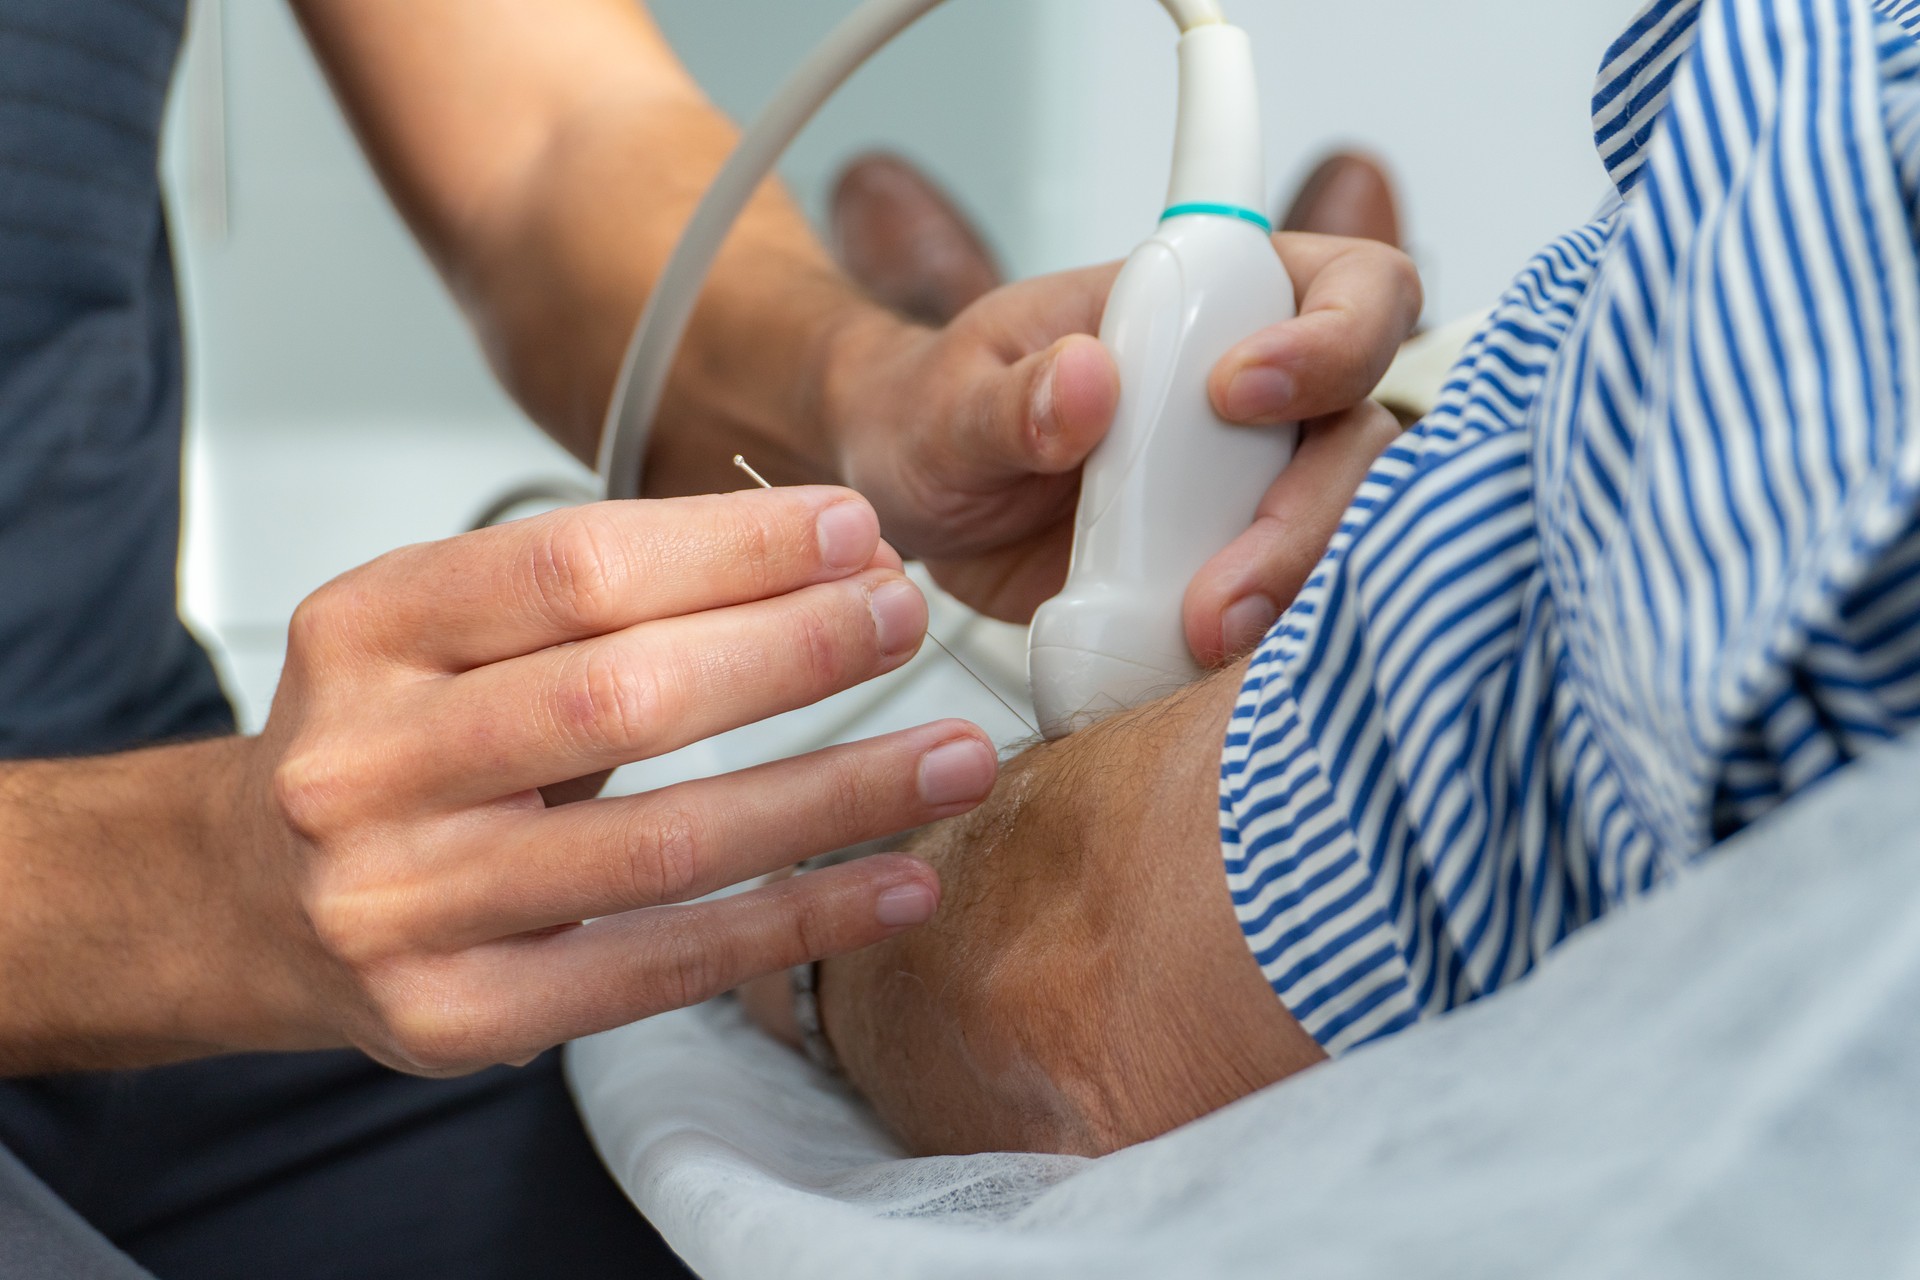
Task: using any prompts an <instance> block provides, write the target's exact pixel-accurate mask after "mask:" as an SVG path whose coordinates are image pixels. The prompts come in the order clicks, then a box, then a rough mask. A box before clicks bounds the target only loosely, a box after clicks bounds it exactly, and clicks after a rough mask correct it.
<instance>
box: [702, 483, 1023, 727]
mask: <svg viewBox="0 0 1920 1280" xmlns="http://www.w3.org/2000/svg"><path fill="white" fill-rule="evenodd" d="M733 465H734V466H736V467H738V468H740V470H742V471H744V472H745V473H746V474H747V475H748V476H750V477H751V478H752V480H753V482H754V483H755V484H757V485H759V486H760V487H761V488H762V489H771V488H773V485H772V484H770V483H769V482H768V480H767V478H766V477H765V476H763V475H761V474H760V473H759V472H758V471H755V470H754V469H753V464H752V463H750V462H748V461H747V460H746V458H745V457H743V456H742V455H740V454H737V453H736V454H734V455H733ZM927 639H929V640H931V641H933V642H934V643H935V644H936V645H938V646H940V652H942V653H944V654H946V655H947V657H949V658H951V659H952V660H953V665H954V666H956V667H959V668H960V669H961V670H962V671H964V672H966V673H967V676H968V678H969V679H971V680H972V681H973V682H974V683H975V684H977V685H979V686H980V687H981V688H982V689H985V690H986V691H987V692H988V693H990V694H992V695H993V700H994V701H995V702H997V703H999V704H1000V705H1001V706H1003V707H1005V708H1006V709H1007V714H1008V715H1010V716H1012V717H1013V718H1014V719H1015V720H1018V721H1019V722H1020V723H1021V724H1023V725H1025V726H1026V727H1027V729H1028V730H1029V731H1031V732H1033V733H1038V732H1040V730H1039V729H1038V728H1036V727H1035V726H1034V724H1033V722H1032V721H1030V720H1028V719H1027V718H1026V717H1025V716H1023V715H1021V714H1020V713H1019V712H1018V711H1017V710H1015V709H1014V705H1013V704H1012V703H1011V702H1008V701H1007V700H1006V699H1005V698H1004V697H1002V696H1001V694H1000V691H999V690H998V689H996V688H994V687H993V686H992V685H990V684H988V683H987V682H986V681H985V680H984V679H982V678H981V676H980V673H979V672H977V671H975V670H974V669H973V668H972V667H970V666H968V665H967V664H966V663H965V662H962V661H961V660H960V655H959V654H957V653H955V652H954V651H953V650H952V649H951V648H950V647H948V645H947V642H946V641H945V640H942V639H941V638H940V637H939V636H937V635H935V634H933V631H932V629H931V628H929V629H928V631H927Z"/></svg>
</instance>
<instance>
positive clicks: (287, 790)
mask: <svg viewBox="0 0 1920 1280" xmlns="http://www.w3.org/2000/svg"><path fill="white" fill-rule="evenodd" d="M351 773H352V771H351V770H350V768H348V767H347V766H346V764H345V763H344V761H343V760H342V758H341V757H340V756H339V755H338V754H336V753H334V752H331V751H323V750H301V751H294V752H290V753H289V754H288V755H286V756H285V757H284V758H282V759H281V760H280V762H279V763H278V764H277V765H276V766H275V767H274V771H273V779H272V787H273V802H274V807H275V808H276V809H277V810H278V812H279V814H280V819H281V821H282V822H284V823H285V824H286V825H287V827H289V828H290V829H291V830H292V831H293V832H294V834H296V835H298V836H300V837H301V838H302V839H305V840H307V841H309V842H313V843H318V842H321V841H324V840H326V839H327V838H328V837H329V836H331V835H333V834H334V833H335V832H336V831H338V830H339V829H340V827H341V825H342V824H343V822H344V821H345V820H346V819H347V818H348V816H349V815H350V813H351V806H350V804H349V800H350V797H352V796H353V795H354V794H355V791H356V787H355V780H354V778H353V777H352V776H351Z"/></svg>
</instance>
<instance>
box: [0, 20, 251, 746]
mask: <svg viewBox="0 0 1920 1280" xmlns="http://www.w3.org/2000/svg"><path fill="white" fill-rule="evenodd" d="M186 8H187V0H0V758H13V759H20V758H38V757H48V756H67V755H84V754H96V753H101V752H108V751H116V750H121V749H125V748H128V747H133V746H138V745H142V744H146V743H151V742H157V741H162V740H169V739H178V738H185V737H194V736H201V735H207V734H213V733H219V732H223V731H226V730H228V729H230V728H231V725H232V715H231V712H230V711H229V709H228V706H227V702H226V699H225V696H224V695H223V694H222V692H221V689H220V685H219V682H218V680H217V679H216V678H215V676H214V672H213V667H212V664H211V663H210V662H209V661H208V659H207V655H206V654H205V653H204V652H203V651H202V650H201V648H200V646H199V645H198V644H197V643H196V642H195V640H194V639H193V637H192V636H191V635H190V634H189V633H188V631H187V629H186V627H185V626H183V625H182V623H181V621H180V617H179V610H178V603H177V599H178V590H177V577H178V564H179V544H180V472H181V452H180V429H181V379H182V372H181V338H180V315H179V303H178V299H177V296H176V292H175V288H174V274H173V260H172V252H171V247H170V245H169V242H168V236H167V225H166V218H165V214H164V213H163V211H162V209H161V203H160V186H159V176H158V156H159V150H160V125H161V116H162V113H163V110H164V107H165V103H166V97H167V89H168V82H169V80H170V79H171V77H172V74H173V66H174V62H175V60H176V59H177V57H178V54H179V49H180V42H181V38H182V32H183V27H184V24H185V20H186Z"/></svg>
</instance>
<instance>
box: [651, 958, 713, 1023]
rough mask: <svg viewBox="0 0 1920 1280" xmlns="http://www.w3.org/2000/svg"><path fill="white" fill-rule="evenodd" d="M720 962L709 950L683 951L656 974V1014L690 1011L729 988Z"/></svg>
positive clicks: (654, 982) (654, 1010) (654, 984)
mask: <svg viewBox="0 0 1920 1280" xmlns="http://www.w3.org/2000/svg"><path fill="white" fill-rule="evenodd" d="M728 985H729V984H728V983H726V982H725V981H724V979H723V977H722V974H721V968H720V964H719V962H718V961H717V960H716V959H715V957H714V954H713V952H712V950H711V949H710V948H709V947H706V946H701V945H693V946H687V947H682V948H680V949H679V950H678V951H677V952H676V953H675V954H674V956H673V957H672V958H671V959H670V960H668V962H667V963H666V964H665V965H664V966H662V968H661V969H660V971H659V972H658V973H656V974H655V975H654V981H653V994H654V1008H653V1012H655V1013H668V1012H671V1011H673V1010H675V1009H690V1008H692V1007H693V1006H694V1005H696V1004H700V1003H701V1002H703V1001H706V1000H711V999H712V998H713V997H714V996H716V995H718V994H720V993H721V992H722V991H724V990H726V989H727V986H728Z"/></svg>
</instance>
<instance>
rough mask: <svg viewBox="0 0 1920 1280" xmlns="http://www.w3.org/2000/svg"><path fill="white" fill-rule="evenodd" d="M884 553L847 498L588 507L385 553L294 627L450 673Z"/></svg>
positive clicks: (770, 590) (836, 571) (780, 585)
mask: <svg viewBox="0 0 1920 1280" xmlns="http://www.w3.org/2000/svg"><path fill="white" fill-rule="evenodd" d="M880 551H881V542H880V522H879V517H877V516H876V515H875V514H874V512H873V509H872V507H870V506H868V505H867V502H866V500H865V499H863V498H861V497H860V496H859V495H858V494H855V493H853V492H851V491H849V490H845V489H830V488H791V489H776V490H770V491H764V492H763V491H746V492H741V493H732V494H720V495H712V496H704V497H696V498H672V499H666V500H655V501H642V502H610V503H600V504H597V505H594V506H588V507H576V508H573V509H570V510H566V511H556V512H553V513H551V514H549V515H544V516H539V517H536V518H534V519H531V520H522V521H519V522H517V523H514V524H509V525H501V526H499V527H498V528H493V529H483V530H481V531H479V532H477V533H470V534H467V535H465V536H463V537H459V538H453V539H449V540H447V541H444V542H435V543H427V544H424V545H421V546H415V547H407V548H404V549H402V550H400V551H396V552H394V553H392V554H390V555H387V556H384V557H382V558H381V559H379V560H376V561H374V562H373V563H372V564H370V565H368V566H366V567H365V568H362V569H359V570H356V571H355V572H353V573H350V574H348V575H346V576H345V577H343V578H340V579H338V580H336V581H335V582H333V583H330V584H329V585H328V586H326V587H323V588H321V590H320V591H319V592H318V593H316V595H315V596H314V597H313V598H312V599H311V600H310V601H309V602H308V603H307V604H305V605H302V606H301V615H297V616H296V619H295V624H294V625H295V630H296V633H299V632H301V631H302V630H304V631H305V632H307V633H308V634H307V636H306V637H305V638H306V639H308V640H310V641H311V640H315V639H318V640H319V641H320V642H321V643H323V644H325V643H329V642H330V643H333V644H336V645H338V644H345V645H348V646H350V647H351V648H352V649H353V650H354V651H355V652H356V654H358V655H360V656H371V657H380V658H386V659H389V660H394V661H400V662H405V663H408V664H410V665H414V666H418V667H422V668H426V669H430V670H435V671H441V672H460V671H467V670H472V669H474V668H476V667H483V666H489V665H492V664H493V663H496V662H502V661H505V660H507V659H509V658H516V657H521V656H524V655H526V654H531V653H536V652H539V651H540V650H543V649H549V648H552V647H554V646H556V645H561V644H567V643H571V642H574V641H579V640H586V639H590V638H592V637H594V636H600V635H607V634H610V633H613V632H618V631H623V630H626V629H628V628H630V627H635V626H638V625H640V624H642V623H646V622H654V621H658V620H661V619H665V618H674V617H680V616H683V615H686V614H692V613H703V612H707V611H709V610H713V609H723V608H729V607H732V606H735V605H742V604H751V603H753V602H755V601H758V600H767V599H772V598H774V597H777V596H783V595H787V594H789V593H791V592H794V591H798V590H800V589H802V588H805V587H809V586H815V585H818V584H821V583H825V582H833V581H838V580H840V579H844V578H848V577H852V576H853V575H854V574H857V573H859V572H861V571H862V570H864V569H865V568H866V567H867V565H868V564H869V563H871V562H872V561H873V560H874V558H875V556H876V555H877V554H879V553H880ZM316 632H317V633H319V634H318V635H317V636H316V635H315V634H314V633H316Z"/></svg>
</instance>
